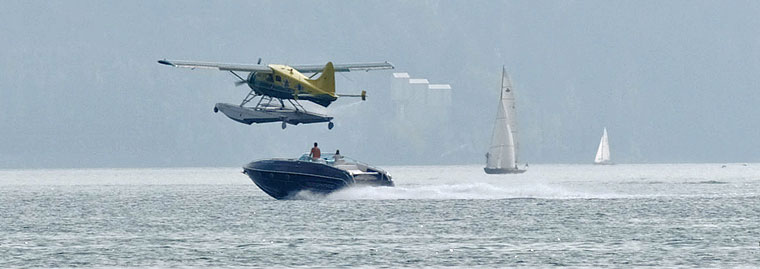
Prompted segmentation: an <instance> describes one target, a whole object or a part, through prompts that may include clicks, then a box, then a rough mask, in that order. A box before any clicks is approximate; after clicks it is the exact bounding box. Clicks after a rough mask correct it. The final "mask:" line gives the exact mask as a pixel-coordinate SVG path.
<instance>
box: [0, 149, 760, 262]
mask: <svg viewBox="0 0 760 269" xmlns="http://www.w3.org/2000/svg"><path fill="white" fill-rule="evenodd" d="M383 168H384V169H386V170H387V171H389V172H390V173H392V174H393V176H394V180H395V181H396V185H397V186H396V187H395V188H383V187H380V188H369V187H367V188H354V189H347V190H344V191H340V192H337V193H333V194H331V195H329V196H326V197H324V196H318V195H314V194H310V193H302V194H301V195H300V197H301V198H302V199H303V200H296V201H277V200H274V199H272V198H270V197H269V196H267V195H266V194H264V193H263V192H261V191H260V190H259V189H258V188H257V187H256V186H255V185H254V184H252V183H251V182H250V181H249V180H248V178H247V177H246V176H245V175H243V174H240V173H239V172H240V169H239V168H189V169H100V170H0V216H2V218H0V267H2V268H8V267H175V266H180V267H208V266H213V267H312V266H316V267H392V268H397V267H511V266H527V267H546V266H554V265H567V266H575V267H586V266H613V267H632V266H648V265H652V266H657V267H666V266H667V267H670V266H676V267H681V266H683V267H757V266H760V164H749V165H748V166H743V165H741V164H730V165H728V166H727V167H726V168H721V165H720V164H678V165H614V166H591V165H534V166H531V167H530V170H529V171H528V172H527V173H525V174H521V175H496V176H494V175H485V174H484V173H483V172H482V167H480V166H420V167H383Z"/></svg>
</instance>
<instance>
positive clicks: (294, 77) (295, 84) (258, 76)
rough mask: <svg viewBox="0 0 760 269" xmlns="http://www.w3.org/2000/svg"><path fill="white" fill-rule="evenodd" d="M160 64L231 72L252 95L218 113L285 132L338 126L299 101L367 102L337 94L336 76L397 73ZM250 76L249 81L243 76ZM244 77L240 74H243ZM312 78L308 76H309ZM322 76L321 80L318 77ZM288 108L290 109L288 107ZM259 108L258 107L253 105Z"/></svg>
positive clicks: (357, 67) (363, 67) (351, 67)
mask: <svg viewBox="0 0 760 269" xmlns="http://www.w3.org/2000/svg"><path fill="white" fill-rule="evenodd" d="M158 63H159V64H164V65H169V66H173V67H180V68H190V69H211V70H218V71H223V72H230V73H231V74H232V75H233V76H235V78H236V79H237V80H238V81H236V82H235V85H237V86H240V85H243V84H246V85H248V87H249V88H250V91H249V92H248V94H247V95H246V96H245V98H243V101H242V102H241V103H240V104H239V105H238V104H229V103H217V104H216V105H215V106H214V112H219V111H221V112H222V113H224V115H226V116H227V117H228V118H230V119H232V120H234V121H237V122H240V123H244V124H248V125H251V124H253V123H270V122H282V129H285V127H287V124H291V125H298V124H310V123H321V122H327V128H328V129H332V128H333V127H334V126H335V125H334V124H333V122H332V120H333V117H330V116H327V115H324V114H320V113H315V112H310V111H307V110H306V109H305V108H304V107H303V105H301V103H299V100H305V101H309V102H312V103H315V104H318V105H320V106H323V107H328V106H329V105H330V104H332V102H334V101H335V100H337V99H338V98H341V97H356V98H361V99H362V101H364V100H366V99H367V92H366V91H364V90H363V91H361V93H360V94H336V93H335V72H355V71H367V72H368V71H371V70H384V69H393V68H394V67H393V65H392V64H390V63H388V62H376V63H350V64H333V63H332V62H327V64H326V65H324V66H322V65H285V64H268V65H265V66H264V65H261V58H259V60H258V62H257V63H256V64H255V65H254V64H229V63H214V62H195V61H177V60H166V59H163V60H159V61H158ZM246 72H247V73H248V74H247V75H246V76H245V77H244V76H241V75H240V74H244V75H245V73H246ZM239 73H240V74H239ZM307 75H308V76H307ZM317 75H319V77H317V78H314V77H316V76H317ZM286 102H287V104H289V105H286ZM250 104H255V105H250Z"/></svg>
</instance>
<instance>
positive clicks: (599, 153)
mask: <svg viewBox="0 0 760 269" xmlns="http://www.w3.org/2000/svg"><path fill="white" fill-rule="evenodd" d="M594 164H612V161H611V160H610V142H609V139H608V138H607V127H605V128H604V133H602V140H601V141H599V148H598V149H597V150H596V158H594Z"/></svg>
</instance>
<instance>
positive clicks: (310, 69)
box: [158, 59, 394, 73]
mask: <svg viewBox="0 0 760 269" xmlns="http://www.w3.org/2000/svg"><path fill="white" fill-rule="evenodd" d="M158 63H160V64H165V65H170V66H174V67H184V68H191V69H195V68H203V69H215V70H219V71H241V72H257V73H270V72H272V69H270V68H269V67H268V66H265V65H255V64H234V63H214V62H195V61H181V60H166V59H164V60H159V61H158ZM290 67H293V68H295V69H296V70H298V71H299V72H301V73H315V72H320V71H322V69H324V68H325V65H323V64H322V65H318V64H306V65H292V66H290ZM333 67H334V68H335V72H351V71H370V70H385V69H393V68H394V67H393V65H392V64H391V63H389V62H382V63H350V64H333Z"/></svg>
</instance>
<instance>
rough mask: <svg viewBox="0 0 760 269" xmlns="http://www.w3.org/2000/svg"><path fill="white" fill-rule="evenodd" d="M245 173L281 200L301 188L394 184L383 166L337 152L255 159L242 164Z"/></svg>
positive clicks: (321, 191)
mask: <svg viewBox="0 0 760 269" xmlns="http://www.w3.org/2000/svg"><path fill="white" fill-rule="evenodd" d="M243 173H244V174H246V175H248V177H250V178H251V180H252V181H253V183H255V184H256V186H258V187H259V188H260V189H261V190H262V191H264V192H265V193H266V194H269V196H272V197H274V198H275V199H278V200H282V199H290V198H294V196H295V195H296V194H297V193H299V192H301V191H310V192H313V193H319V194H328V193H330V192H333V191H336V190H339V189H342V188H346V187H350V186H354V185H359V186H388V187H392V186H393V180H392V179H391V175H390V174H389V173H387V172H385V171H383V170H382V169H380V168H377V167H373V166H370V165H368V164H365V163H362V162H359V161H356V160H354V159H351V158H348V157H345V156H342V155H335V154H323V155H322V157H321V158H319V159H312V158H311V157H310V156H309V154H304V155H302V156H301V157H300V158H297V159H295V158H291V159H285V158H275V159H266V160H259V161H254V162H251V163H249V164H247V165H246V166H244V167H243Z"/></svg>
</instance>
